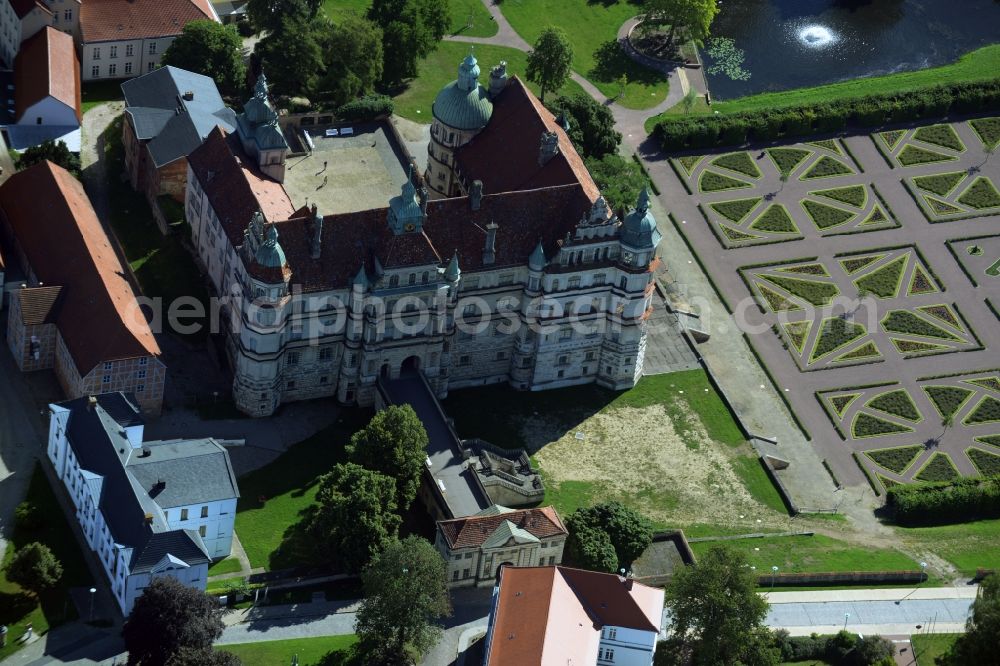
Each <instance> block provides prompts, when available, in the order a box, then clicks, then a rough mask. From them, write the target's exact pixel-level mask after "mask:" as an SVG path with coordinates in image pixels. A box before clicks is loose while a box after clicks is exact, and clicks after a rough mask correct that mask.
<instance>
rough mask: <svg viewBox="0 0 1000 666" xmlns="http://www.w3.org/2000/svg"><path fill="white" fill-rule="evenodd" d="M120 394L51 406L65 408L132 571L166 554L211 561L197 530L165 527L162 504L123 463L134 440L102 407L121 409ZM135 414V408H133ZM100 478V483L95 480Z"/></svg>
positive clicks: (75, 444)
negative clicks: (127, 553) (157, 502)
mask: <svg viewBox="0 0 1000 666" xmlns="http://www.w3.org/2000/svg"><path fill="white" fill-rule="evenodd" d="M128 404H130V403H128V401H127V399H126V398H125V397H124V396H123V395H122V394H120V393H116V394H104V395H99V396H96V404H92V403H91V402H90V398H86V397H85V398H78V399H76V400H69V401H66V402H61V403H58V404H56V405H51V406H50V407H51V409H52V410H53V411H54V412H55V411H60V410H66V411H69V413H70V414H69V419H68V424H67V427H66V438H67V441H68V442H69V445H70V447H71V448H72V449H73V453H74V455H75V456H76V459H77V461H78V463H79V465H80V468H81V469H82V470H85V471H86V472H88V473H89V475H88V481H87V484H88V487H89V489H90V491H91V492H93V493H99V499H98V502H97V507H98V509H99V510H100V512H101V514H102V515H103V516H104V520H105V522H106V523H107V525H108V530H109V531H110V532H111V538H112V539H113V540H114V542H115V543H116V544H120V545H122V546H125V547H127V548H130V549H132V555H131V559H130V561H129V572H130V573H141V572H148V571H151V570H152V569H153V568H155V567H156V566H157V565H158V564H159V563H160V562H161V561H162V560H163V559H164V558H165V557H168V556H173V557H175V558H177V559H179V560H180V561H183V562H184V563H186V564H187V565H188V566H195V565H198V564H205V563H207V562H209V557H208V551H207V550H206V548H205V544H204V542H203V541H202V540H201V537H200V536H199V534H198V533H197V532H195V531H192V530H169V529H168V528H167V522H166V518H165V516H164V514H163V511H162V510H161V508H160V507H159V506H158V505H157V504H156V502H155V501H153V499H152V498H150V497H149V494H148V493H146V492H145V490H144V489H143V487H142V485H141V484H140V483H138V482H137V481H136V479H135V478H134V477H133V475H132V474H130V473H129V471H128V469H127V468H126V464H125V462H126V461H127V460H128V457H129V456H130V455H132V453H133V449H132V445H131V443H130V442H129V440H128V437H127V436H126V434H125V432H124V430H122V428H121V425H120V423H119V421H120V420H121V418H122V415H120V414H119V415H118V416H117V417H116V416H112V414H111V413H110V412H109V411H108V410H107V409H105V407H106V406H107V407H109V408H110V409H112V410H113V411H121V410H122V409H123V408H124V406H126V405H128ZM132 411H133V418H138V409H137V408H135V407H134V406H133V407H132ZM98 478H99V479H100V482H98V481H97V479H98Z"/></svg>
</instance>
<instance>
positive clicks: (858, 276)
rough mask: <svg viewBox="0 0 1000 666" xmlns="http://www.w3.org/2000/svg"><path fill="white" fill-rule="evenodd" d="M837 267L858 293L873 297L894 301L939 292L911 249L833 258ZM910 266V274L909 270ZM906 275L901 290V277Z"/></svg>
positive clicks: (938, 288)
mask: <svg viewBox="0 0 1000 666" xmlns="http://www.w3.org/2000/svg"><path fill="white" fill-rule="evenodd" d="M837 257H838V259H839V263H840V266H841V267H842V268H843V269H844V271H845V272H846V273H847V274H848V275H850V276H851V278H852V280H853V282H854V285H855V286H856V287H857V289H858V293H859V294H867V295H871V296H874V297H876V298H880V299H885V298H896V297H897V296H913V295H918V294H932V293H936V292H939V291H941V287H940V285H938V284H937V282H936V281H935V280H934V279H933V277H931V274H930V271H928V270H927V266H926V265H925V264H924V262H923V260H922V259H921V258H920V255H919V254H918V253H917V251H916V250H915V249H914V248H913V247H905V248H896V249H893V250H883V251H880V252H874V253H864V252H862V253H856V254H844V255H837ZM911 266H912V271H911V270H910V267H911ZM907 274H909V275H910V278H909V283H908V284H906V285H905V290H904V289H903V286H904V285H903V278H904V276H906V275H907Z"/></svg>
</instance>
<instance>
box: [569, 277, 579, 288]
mask: <svg viewBox="0 0 1000 666" xmlns="http://www.w3.org/2000/svg"><path fill="white" fill-rule="evenodd" d="M569 288H570V289H579V288H580V276H579V275H574V276H573V277H571V278H570V279H569Z"/></svg>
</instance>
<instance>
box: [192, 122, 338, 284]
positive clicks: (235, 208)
mask: <svg viewBox="0 0 1000 666" xmlns="http://www.w3.org/2000/svg"><path fill="white" fill-rule="evenodd" d="M188 164H189V165H190V167H191V169H192V171H194V174H195V176H197V178H198V182H199V183H200V184H201V186H202V187H203V188H204V190H205V193H206V194H207V195H208V201H209V203H210V204H211V205H212V209H213V210H215V211H216V213H217V214H218V215H219V222H220V223H221V224H222V227H223V229H224V230H225V232H226V236H227V237H228V238H229V242H230V243H232V244H233V246H239V245H241V244H242V243H243V231H244V230H245V229H246V228H247V224H248V223H249V222H250V217H251V216H252V215H253V214H254V213H255V212H256V211H257V210H260V212H261V213H263V215H264V218H265V219H266V220H268V221H276V220H287V219H289V218H291V217H292V216H293V215H294V214H295V207H294V206H293V205H292V200H291V199H290V198H289V197H288V193H287V192H285V188H284V187H282V186H281V183H278V182H275V181H273V180H271V179H270V178H268V177H267V176H265V175H263V174H262V173H261V172H260V171H259V170H258V169H257V168H256V166H255V165H254V164H253V161H252V160H250V159H248V158H247V156H246V155H245V154H244V153H243V148H242V147H241V146H240V140H239V137H238V136H237V135H236V134H228V135H227V134H226V132H225V131H224V130H223V129H222V128H221V127H216V128H215V129H214V130H212V131H211V133H209V135H208V136H207V137H206V138H205V141H204V142H203V143H202V144H201V145H200V146H198V147H197V148H196V149H194V150H193V151H192V152H191V154H190V155H188ZM354 269H355V270H357V266H355V267H354Z"/></svg>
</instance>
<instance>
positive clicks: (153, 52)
mask: <svg viewBox="0 0 1000 666" xmlns="http://www.w3.org/2000/svg"><path fill="white" fill-rule="evenodd" d="M149 55H156V42H150V43H149Z"/></svg>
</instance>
